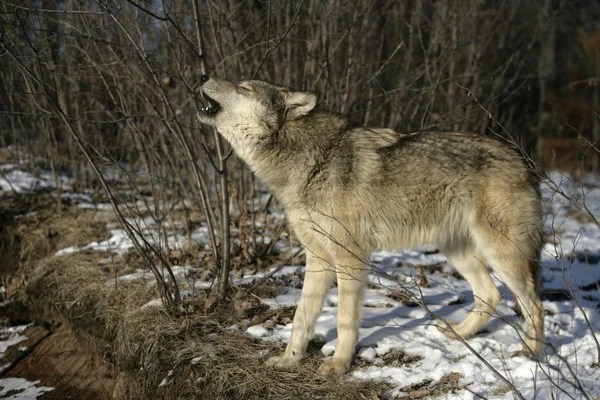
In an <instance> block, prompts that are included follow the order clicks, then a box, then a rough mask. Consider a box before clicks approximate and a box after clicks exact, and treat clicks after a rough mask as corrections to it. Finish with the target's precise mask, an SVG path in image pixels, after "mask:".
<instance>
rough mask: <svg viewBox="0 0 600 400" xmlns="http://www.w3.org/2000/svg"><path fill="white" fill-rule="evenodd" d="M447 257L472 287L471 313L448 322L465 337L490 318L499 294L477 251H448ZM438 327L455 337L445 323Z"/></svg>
mask: <svg viewBox="0 0 600 400" xmlns="http://www.w3.org/2000/svg"><path fill="white" fill-rule="evenodd" d="M447 257H448V260H449V261H450V263H451V264H452V265H454V267H455V268H456V270H457V271H458V272H459V273H460V274H461V275H462V276H463V277H464V278H465V279H466V280H467V282H469V284H470V285H471V288H472V289H473V296H474V298H475V306H474V307H473V310H472V311H471V313H470V314H469V315H468V316H467V318H465V320H464V321H462V322H461V323H459V324H454V323H450V325H451V326H452V328H453V329H454V332H456V334H458V335H459V336H460V337H461V338H463V339H466V338H468V337H470V336H472V335H473V334H475V333H477V331H479V329H481V327H483V325H485V324H486V323H487V322H488V321H489V320H490V317H491V316H492V314H493V313H494V311H495V310H496V307H497V306H498V303H500V299H501V295H500V292H499V291H498V288H497V287H496V285H495V284H494V281H493V280H492V277H491V276H490V273H489V271H488V269H487V268H486V266H485V264H483V260H482V259H481V257H478V256H477V253H475V252H474V251H467V252H466V253H463V254H452V253H450V254H448V255H447ZM438 328H439V329H440V331H441V332H443V333H444V334H445V335H446V336H448V337H449V338H451V339H456V337H455V333H454V332H452V330H450V329H448V328H447V326H446V324H445V323H443V322H442V323H440V324H439V325H438Z"/></svg>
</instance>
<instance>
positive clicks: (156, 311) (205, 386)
mask: <svg viewBox="0 0 600 400" xmlns="http://www.w3.org/2000/svg"><path fill="white" fill-rule="evenodd" d="M210 321H211V320H210V319H206V320H205V321H197V322H196V323H194V324H189V323H186V320H185V319H183V318H173V317H172V316H170V315H169V314H168V313H167V312H165V311H164V310H162V309H160V308H156V307H147V308H144V309H140V310H138V311H136V312H134V313H133V314H131V315H129V317H128V318H126V319H124V321H123V327H122V330H121V332H120V334H119V336H118V339H117V345H116V352H117V353H118V355H119V360H118V361H119V362H118V365H119V368H120V369H121V371H123V373H122V374H121V376H120V380H121V384H120V385H118V386H119V389H118V391H119V393H115V398H135V399H138V398H139V399H144V398H164V399H188V398H202V399H278V400H285V399H301V398H310V399H318V398H322V399H378V398H379V396H380V394H381V393H382V390H383V389H384V385H382V384H377V383H374V382H366V381H354V380H351V379H348V378H347V377H330V378H323V377H320V376H318V375H317V374H316V369H317V367H318V365H319V364H320V362H321V361H322V357H319V356H312V357H309V358H308V359H307V360H306V361H305V362H304V363H303V364H302V365H301V367H299V368H293V369H291V370H287V371H282V370H279V369H275V368H271V367H267V366H265V360H266V359H267V358H268V357H269V356H270V355H272V354H273V353H278V352H280V351H281V345H280V344H276V343H268V342H263V341H259V340H255V339H252V338H249V337H248V336H246V335H245V334H243V333H241V332H239V331H237V330H235V329H233V328H227V327H223V326H222V325H220V324H218V323H214V322H210ZM163 380H164V383H163V385H162V386H161V382H163Z"/></svg>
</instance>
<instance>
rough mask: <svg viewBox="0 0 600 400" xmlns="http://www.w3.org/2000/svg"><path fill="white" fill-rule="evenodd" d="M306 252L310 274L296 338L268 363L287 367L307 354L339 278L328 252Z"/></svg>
mask: <svg viewBox="0 0 600 400" xmlns="http://www.w3.org/2000/svg"><path fill="white" fill-rule="evenodd" d="M306 253H307V256H306V274H305V276H304V286H303V287H302V294H301V295H300V302H299V303H298V308H297V309H296V314H295V315H294V322H293V325H292V338H291V339H290V342H289V343H288V345H287V347H286V349H285V352H284V353H283V355H281V356H275V357H271V358H270V359H269V360H267V364H268V365H275V366H278V367H284V368H285V367H291V366H294V365H298V363H299V362H300V360H301V359H302V357H303V356H304V354H305V353H306V347H307V345H308V341H309V340H310V338H311V337H312V334H313V329H314V327H315V323H316V321H317V317H318V316H319V313H320V312H321V307H322V306H323V301H324V300H325V296H326V295H327V291H328V290H329V288H331V285H332V284H333V280H334V279H335V270H334V267H333V265H332V264H331V263H330V262H329V261H328V259H329V256H328V255H327V254H326V253H325V252H324V251H320V250H316V249H308V248H307V249H306Z"/></svg>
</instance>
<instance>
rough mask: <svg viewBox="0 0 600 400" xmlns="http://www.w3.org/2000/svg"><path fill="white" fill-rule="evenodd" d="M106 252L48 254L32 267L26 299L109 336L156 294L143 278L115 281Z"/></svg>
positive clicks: (41, 309) (45, 312)
mask: <svg viewBox="0 0 600 400" xmlns="http://www.w3.org/2000/svg"><path fill="white" fill-rule="evenodd" d="M106 256H107V255H106V253H102V252H89V253H85V252H81V253H75V254H73V255H69V256H63V257H49V258H47V259H45V260H43V261H41V262H40V263H39V264H38V266H37V267H36V268H35V269H34V270H33V273H32V275H31V278H30V280H29V283H28V285H27V290H26V294H27V299H26V300H27V301H28V302H29V303H31V304H32V306H33V308H35V309H37V311H38V312H41V313H42V314H43V315H55V314H56V313H58V314H59V315H60V316H62V317H63V318H66V319H67V320H68V321H69V322H70V323H71V324H72V325H73V327H75V328H78V329H82V330H84V331H85V332H86V333H89V334H91V335H93V336H96V337H99V338H106V339H108V340H110V337H111V336H114V334H115V331H116V327H117V326H118V321H119V320H120V319H121V318H122V317H123V315H125V314H126V313H127V312H128V311H130V310H132V309H137V308H139V307H140V306H141V305H143V304H145V303H146V302H148V301H149V300H151V299H152V298H154V297H155V296H156V290H155V288H153V287H151V286H150V285H148V284H147V283H146V282H142V281H131V282H127V283H123V282H119V283H118V284H115V282H114V280H113V279H114V273H113V271H112V265H111V264H107V263H106V260H107V259H106Z"/></svg>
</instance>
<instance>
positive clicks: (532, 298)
mask: <svg viewBox="0 0 600 400" xmlns="http://www.w3.org/2000/svg"><path fill="white" fill-rule="evenodd" d="M505 254H506V253H505ZM490 262H491V263H492V267H493V268H494V270H495V271H497V272H498V274H499V275H500V278H502V280H503V281H504V283H505V284H506V286H508V288H509V289H510V290H511V292H513V294H514V295H515V298H516V299H517V301H518V302H519V304H520V306H521V311H522V313H523V316H524V317H525V322H526V325H527V328H526V332H525V338H524V342H523V349H522V350H520V351H519V352H517V353H515V355H524V356H526V357H529V358H533V359H535V358H536V357H537V354H538V353H539V351H540V349H541V347H542V344H543V335H544V314H543V307H542V302H541V301H540V298H539V296H538V291H537V289H536V282H535V277H533V276H532V273H531V272H530V270H531V268H537V267H538V266H537V265H531V264H532V263H535V261H531V260H529V259H527V258H526V257H524V256H523V254H517V253H513V254H512V255H510V254H507V255H504V256H499V257H496V258H494V259H491V260H490Z"/></svg>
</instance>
